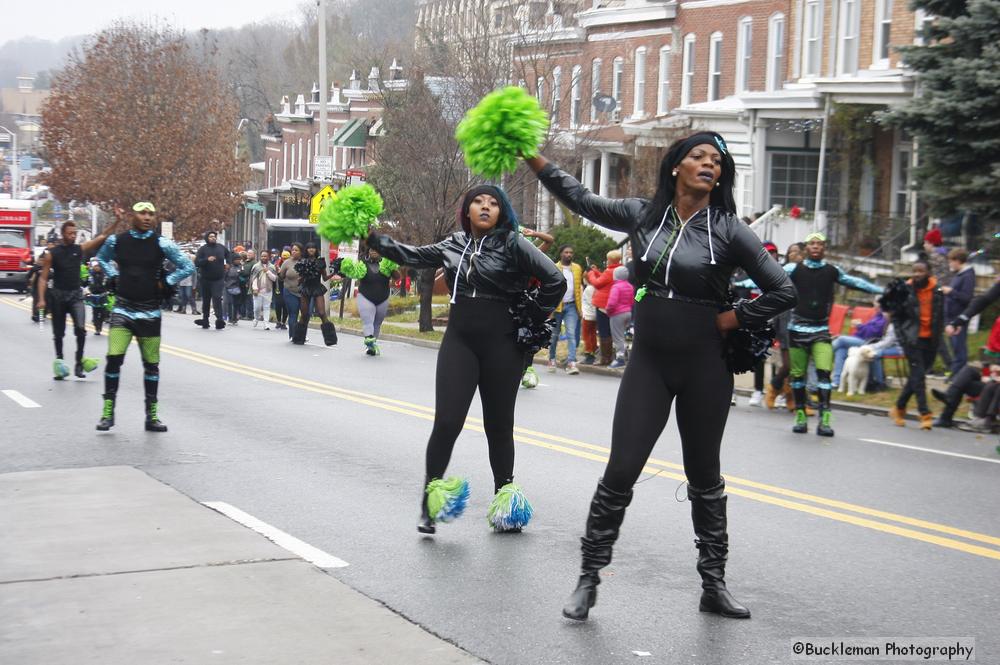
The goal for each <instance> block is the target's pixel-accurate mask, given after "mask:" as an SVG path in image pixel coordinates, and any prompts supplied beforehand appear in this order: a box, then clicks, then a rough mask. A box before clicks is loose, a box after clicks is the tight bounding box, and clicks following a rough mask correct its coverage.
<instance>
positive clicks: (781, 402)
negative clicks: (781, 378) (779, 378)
mask: <svg viewBox="0 0 1000 665" xmlns="http://www.w3.org/2000/svg"><path fill="white" fill-rule="evenodd" d="M774 408H776V409H787V408H788V400H786V399H785V396H784V395H778V396H777V397H775V398H774Z"/></svg>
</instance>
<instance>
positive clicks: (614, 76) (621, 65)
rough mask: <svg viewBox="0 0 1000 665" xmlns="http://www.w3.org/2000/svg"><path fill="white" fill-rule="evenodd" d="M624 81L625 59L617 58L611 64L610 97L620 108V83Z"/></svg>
mask: <svg viewBox="0 0 1000 665" xmlns="http://www.w3.org/2000/svg"><path fill="white" fill-rule="evenodd" d="M624 80H625V58H623V57H621V56H618V57H617V58H615V59H614V61H613V62H612V63H611V96H612V97H614V98H615V101H616V102H618V109H619V110H621V107H622V82H623V81H624Z"/></svg>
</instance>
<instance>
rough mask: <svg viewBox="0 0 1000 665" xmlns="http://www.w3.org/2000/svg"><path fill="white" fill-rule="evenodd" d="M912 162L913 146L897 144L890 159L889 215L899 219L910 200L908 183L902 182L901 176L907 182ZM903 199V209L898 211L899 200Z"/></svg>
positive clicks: (903, 143)
mask: <svg viewBox="0 0 1000 665" xmlns="http://www.w3.org/2000/svg"><path fill="white" fill-rule="evenodd" d="M912 160H913V144H911V143H905V142H902V141H901V142H899V143H897V144H896V149H895V150H894V151H893V159H892V198H890V199H889V214H890V215H891V216H892V217H900V216H902V215H904V214H905V213H906V204H907V203H908V202H909V198H910V193H911V190H910V184H911V183H910V182H903V174H904V173H905V174H907V178H906V179H907V180H909V176H910V172H911V170H912V169H911V167H912ZM901 196H902V197H905V198H904V204H903V209H902V210H900V209H899V198H900V197H901Z"/></svg>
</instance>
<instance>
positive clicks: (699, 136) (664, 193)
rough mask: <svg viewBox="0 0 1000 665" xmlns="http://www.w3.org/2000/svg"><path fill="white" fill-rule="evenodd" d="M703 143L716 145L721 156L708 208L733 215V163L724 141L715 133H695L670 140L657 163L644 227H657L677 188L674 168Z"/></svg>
mask: <svg viewBox="0 0 1000 665" xmlns="http://www.w3.org/2000/svg"><path fill="white" fill-rule="evenodd" d="M704 143H707V144H709V145H713V146H716V147H717V148H718V149H719V154H720V155H721V157H722V165H721V166H722V173H721V175H720V176H719V180H718V186H717V187H714V188H713V189H712V193H711V194H710V195H709V205H711V206H715V207H717V208H722V209H723V210H725V211H726V212H729V213H732V214H734V215H735V214H736V199H735V198H734V196H733V187H734V186H735V184H736V163H735V162H734V161H733V156H732V155H731V154H729V150H728V149H726V147H725V146H726V142H725V140H723V138H722V136H721V135H719V134H716V133H715V132H697V133H695V134H692V135H691V136H688V137H686V138H683V139H679V140H677V141H674V142H673V143H672V144H671V146H670V147H669V148H668V149H667V154H666V155H664V156H663V160H662V161H661V162H660V177H659V178H658V179H657V185H656V194H654V195H653V200H652V201H651V202H650V204H649V205H648V206H646V216H645V219H643V220H642V222H643V224H644V225H645V226H657V225H658V224H659V223H660V221H661V220H662V219H663V216H664V214H666V212H667V206H669V205H670V204H672V203H673V202H674V193H675V191H676V189H677V178H675V177H674V174H673V171H674V168H675V167H676V166H677V165H678V164H680V163H681V161H682V160H683V159H684V158H685V157H686V156H687V154H688V153H689V152H691V149H692V148H694V147H695V146H699V145H702V144H704Z"/></svg>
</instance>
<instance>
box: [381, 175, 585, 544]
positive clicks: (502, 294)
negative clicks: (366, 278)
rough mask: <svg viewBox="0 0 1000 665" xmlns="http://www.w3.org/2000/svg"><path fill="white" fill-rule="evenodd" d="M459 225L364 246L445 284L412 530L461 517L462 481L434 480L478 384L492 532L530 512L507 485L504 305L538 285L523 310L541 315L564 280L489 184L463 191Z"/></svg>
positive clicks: (516, 364) (510, 383) (510, 452)
mask: <svg viewBox="0 0 1000 665" xmlns="http://www.w3.org/2000/svg"><path fill="white" fill-rule="evenodd" d="M458 218H459V223H460V225H461V227H462V230H461V231H459V232H457V233H454V234H452V235H451V236H449V237H447V238H445V239H444V240H442V241H441V242H439V243H437V244H434V245H425V246H422V247H413V246H410V245H404V244H402V243H398V242H396V241H394V240H392V239H391V238H389V237H387V236H383V235H379V234H376V233H372V234H371V235H370V236H369V237H368V245H369V247H371V248H373V249H375V250H376V251H377V252H378V253H379V254H380V255H382V256H385V257H388V258H389V259H391V260H392V261H396V262H398V263H400V264H403V265H407V266H411V267H415V268H437V267H443V268H444V271H445V277H446V279H447V281H448V284H449V287H450V290H451V296H452V297H451V311H450V314H449V317H448V328H447V329H446V331H445V334H444V340H443V341H442V343H441V350H440V351H439V352H438V361H437V379H436V386H435V404H436V406H435V413H434V428H433V430H432V431H431V436H430V440H429V441H428V442H427V454H426V467H425V470H426V478H425V488H424V493H423V494H424V496H423V498H422V501H421V504H420V510H421V517H420V522H419V524H418V525H417V530H418V531H419V532H420V533H424V534H431V533H434V532H435V531H436V526H435V523H436V522H447V521H450V520H452V519H455V518H456V517H458V516H459V515H461V513H462V511H463V510H464V509H465V505H466V501H467V500H468V495H469V487H468V482H467V481H466V480H464V479H462V478H456V477H452V478H447V479H446V478H444V474H445V471H446V470H447V468H448V462H449V461H450V459H451V453H452V449H453V448H454V446H455V441H456V439H457V438H458V435H459V433H460V432H461V431H462V427H463V426H464V425H465V418H466V415H467V414H468V411H469V406H470V404H471V402H472V398H473V396H474V395H475V393H476V389H477V388H478V389H479V396H480V399H481V400H482V403H483V420H484V424H485V427H484V429H485V430H486V438H487V441H488V443H489V457H490V467H491V468H492V471H493V482H494V492H495V494H496V497H495V498H494V505H492V506H491V507H490V510H489V512H488V515H487V517H488V521H489V524H490V526H491V527H492V528H494V529H495V530H497V531H518V530H520V529H521V528H522V527H524V526H525V525H526V524H527V521H528V520H529V519H530V518H531V515H532V510H531V508H530V504H529V503H528V501H527V499H526V498H525V497H524V493H523V492H522V491H521V489H520V488H519V487H518V486H516V485H514V484H513V479H514V478H513V477H514V404H515V401H516V399H517V392H518V384H519V382H520V380H521V371H522V370H523V368H524V352H523V350H522V349H521V348H520V347H519V346H518V344H517V342H516V339H515V335H516V333H517V325H516V324H515V321H514V318H513V315H512V314H511V303H512V302H513V301H514V300H515V299H516V298H518V297H519V296H520V295H521V294H522V293H523V292H524V291H525V290H526V289H527V287H528V283H529V280H530V279H531V278H536V279H537V280H538V283H539V287H538V296H537V299H536V302H535V311H534V312H533V316H534V317H535V318H537V320H538V321H539V322H541V321H544V320H546V319H547V318H548V317H549V316H550V315H551V313H552V311H553V310H554V309H555V307H556V305H558V304H559V302H560V301H561V299H562V295H563V292H564V291H565V290H566V280H565V278H564V277H563V275H562V272H560V271H559V270H557V269H556V267H555V264H554V263H552V261H551V259H549V258H548V257H547V256H545V254H543V253H542V252H540V251H539V250H538V248H536V247H535V246H534V245H533V244H532V243H531V241H529V240H528V239H527V238H524V237H523V236H522V235H521V234H520V233H518V224H517V215H516V214H515V213H514V210H513V208H512V207H511V205H510V201H509V200H508V198H507V195H506V194H505V193H504V192H503V190H501V189H500V188H498V187H493V186H491V185H480V186H478V187H474V188H472V189H471V190H469V191H468V192H467V193H466V195H465V197H464V200H463V202H462V205H461V207H460V208H459V211H458Z"/></svg>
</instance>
